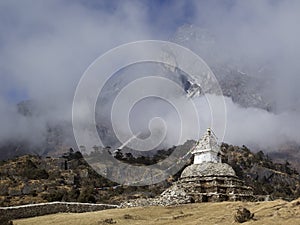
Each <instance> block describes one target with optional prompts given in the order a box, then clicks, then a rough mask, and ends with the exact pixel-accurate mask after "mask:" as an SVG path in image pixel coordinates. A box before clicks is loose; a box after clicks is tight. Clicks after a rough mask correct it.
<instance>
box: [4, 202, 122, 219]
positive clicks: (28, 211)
mask: <svg viewBox="0 0 300 225" xmlns="http://www.w3.org/2000/svg"><path fill="white" fill-rule="evenodd" d="M118 207H119V206H117V205H108V204H90V203H77V202H50V203H40V204H31V205H21V206H12V207H0V216H5V217H6V218H8V219H9V220H14V219H20V218H28V217H35V216H43V215H47V214H55V213H83V212H93V211H100V210H104V209H112V208H118Z"/></svg>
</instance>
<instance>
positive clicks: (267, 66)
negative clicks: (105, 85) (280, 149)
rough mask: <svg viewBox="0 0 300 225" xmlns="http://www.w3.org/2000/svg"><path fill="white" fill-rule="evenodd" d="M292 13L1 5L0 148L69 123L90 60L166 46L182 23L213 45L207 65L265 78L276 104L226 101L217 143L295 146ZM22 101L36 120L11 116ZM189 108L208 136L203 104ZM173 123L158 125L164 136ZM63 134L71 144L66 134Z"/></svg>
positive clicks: (224, 7)
mask: <svg viewBox="0 0 300 225" xmlns="http://www.w3.org/2000/svg"><path fill="white" fill-rule="evenodd" d="M299 9H300V3H299V1H259V2H258V1H255V2H252V1H233V0H228V1H222V2H220V1H196V0H195V1H184V2H183V1H166V2H162V1H151V3H150V2H146V1H113V2H112V1H88V2H86V1H67V0H66V1H56V0H54V1H30V0H28V1H11V0H10V1H1V3H0V34H1V35H0V80H1V82H0V115H1V128H0V142H3V141H6V140H7V139H9V138H12V139H14V140H15V139H18V140H29V141H30V142H33V143H35V142H39V140H40V141H41V140H44V139H45V132H46V130H47V126H48V124H49V123H61V124H63V123H64V122H67V123H70V121H71V104H72V100H73V95H74V92H75V88H76V85H77V83H78V82H79V79H80V77H81V76H82V74H83V73H84V71H85V69H86V68H87V67H88V66H89V65H90V63H91V62H92V61H93V60H94V59H96V58H97V57H98V56H99V55H101V54H103V53H105V52H106V51H108V50H110V49H111V48H113V47H116V46H118V45H120V44H123V43H127V42H130V41H136V40H142V39H163V40H168V39H169V38H170V36H172V33H173V32H174V31H175V29H176V28H177V27H179V26H181V25H182V24H184V23H191V24H195V26H198V27H200V28H205V29H206V30H208V31H209V33H211V34H212V35H213V37H214V38H215V39H214V44H213V46H212V48H211V47H209V48H208V51H214V53H215V56H216V57H215V58H216V59H217V60H216V61H215V62H217V63H221V64H225V65H227V64H228V63H229V62H230V63H231V64H232V65H233V66H236V67H239V69H241V70H242V71H246V72H247V73H248V74H249V75H250V76H260V77H264V78H266V79H267V80H268V82H267V85H266V86H265V90H264V91H265V92H266V95H267V96H268V100H269V101H270V102H274V104H275V113H270V112H266V111H264V110H261V109H255V108H247V109H245V108H241V107H239V106H238V105H236V104H235V103H233V102H232V101H231V100H230V99H228V98H226V103H227V107H228V126H227V133H226V136H225V141H228V142H231V143H234V144H248V143H249V144H252V145H255V144H257V145H259V146H264V145H272V146H276V145H279V144H281V143H284V142H285V141H286V140H287V141H296V142H297V143H298V140H299V136H298V135H297V127H299V126H298V125H299V121H300V118H299V116H298V112H299V110H300V107H299V105H300V104H299V103H300V100H299V97H298V96H300V93H299V88H298V84H299V83H300V82H299V81H300V80H299V79H300V77H299V71H300V64H299V63H298V59H299V56H300V39H299V38H298V37H299V36H300V30H299V28H298V27H299V25H298V21H300V18H299V17H300V14H299ZM187 43H188V42H187ZM195 43H197V42H195ZM189 44H191V45H192V46H189V47H191V48H195V49H197V47H199V46H195V45H194V46H193V42H191V41H190V42H189ZM199 48H200V47H199ZM201 51H203V50H201V49H200V50H199V51H198V52H197V53H199V54H200V56H202V55H201V53H202V52H201ZM209 60H210V59H208V62H209V63H210V61H209ZM257 71H261V72H259V73H258V72H257ZM20 95H21V96H22V97H20ZM23 99H34V101H35V102H36V104H37V105H38V106H39V109H40V110H41V111H42V112H43V113H42V114H40V116H37V117H33V118H25V117H23V116H20V114H19V113H18V112H17V107H16V102H18V101H19V100H23ZM196 101H197V102H198V103H197V104H199V107H200V108H201V107H202V108H203V109H201V110H202V111H201V110H200V111H201V112H202V117H203V118H202V120H203V121H202V124H204V125H203V127H204V126H208V125H207V121H208V116H207V115H206V111H205V107H204V106H203V105H204V102H203V101H204V100H203V99H197V100H196ZM153 107H155V106H153ZM161 107H162V106H161V104H159V107H158V108H161ZM187 113H188V112H187ZM41 115H42V116H41ZM177 119H178V118H177V117H176V116H173V114H172V113H171V114H170V115H169V117H168V115H167V116H166V120H168V121H169V123H170V127H174V129H173V130H176V129H175V128H176V126H175V125H174V124H175V123H176V121H177ZM216 119H217V118H216ZM205 121H206V122H205ZM141 123H142V124H144V122H141ZM172 124H173V125H172ZM191 126H193V123H191ZM216 130H218V128H217V127H216ZM28 131H30V132H28ZM66 133H67V134H68V135H66V136H68V138H67V139H72V138H71V137H72V130H71V129H70V127H68V128H66ZM174 137H176V136H174ZM186 138H187V139H188V138H194V137H189V135H187V137H186ZM172 141H173V139H172V135H171V134H170V135H169V136H168V142H169V143H170V144H171V145H172Z"/></svg>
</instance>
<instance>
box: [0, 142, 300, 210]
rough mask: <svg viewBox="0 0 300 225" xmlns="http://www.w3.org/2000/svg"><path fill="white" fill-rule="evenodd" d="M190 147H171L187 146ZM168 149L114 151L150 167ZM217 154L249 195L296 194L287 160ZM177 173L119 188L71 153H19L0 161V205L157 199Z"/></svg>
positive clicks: (228, 149) (239, 151)
mask: <svg viewBox="0 0 300 225" xmlns="http://www.w3.org/2000/svg"><path fill="white" fill-rule="evenodd" d="M191 143H192V142H187V143H186V144H185V145H182V146H177V147H176V148H190V145H191ZM174 148H175V147H174ZM174 148H170V149H166V150H160V151H158V152H157V153H156V154H155V155H154V156H152V157H150V156H139V157H134V156H133V155H132V154H129V153H126V152H123V153H122V152H118V154H116V156H115V157H116V158H117V159H118V160H122V161H123V162H127V163H130V164H134V165H141V164H144V165H150V164H153V163H156V162H158V161H160V160H162V159H164V158H165V157H167V156H168V155H169V154H171V153H172V151H173V150H174ZM104 150H105V149H104ZM106 150H107V149H106ZM222 150H223V153H224V155H223V162H227V163H228V164H230V165H231V166H232V167H233V169H234V170H235V172H236V174H237V176H238V177H239V178H240V179H242V180H244V181H245V182H246V184H247V185H249V186H251V187H253V189H254V194H255V195H268V196H269V199H277V198H283V199H286V200H293V199H296V198H298V197H299V196H300V176H299V173H298V172H297V171H296V170H295V169H293V168H292V166H291V165H290V164H289V163H288V162H285V163H283V164H282V163H274V162H273V161H272V160H271V159H270V158H269V157H268V156H267V155H265V154H264V153H263V152H258V153H253V152H251V151H250V150H249V149H248V148H247V147H245V146H243V147H238V146H232V145H228V144H223V145H222ZM190 162H191V160H190ZM187 165H188V164H187ZM187 165H186V166H187ZM181 171H182V170H181ZM181 171H179V172H178V173H177V174H175V175H174V176H172V177H170V178H169V179H168V180H166V181H163V182H161V183H158V184H155V185H150V186H140V187H133V186H122V185H118V184H116V183H113V182H111V181H109V180H107V179H106V178H104V177H102V176H100V175H99V174H97V173H96V172H95V171H94V170H93V169H92V168H91V167H90V166H89V165H88V164H87V163H86V162H85V160H84V159H83V158H82V155H81V154H80V153H79V152H73V151H72V149H71V150H70V151H69V152H68V153H65V154H64V155H63V156H62V157H60V158H51V157H46V158H42V157H39V156H32V155H25V156H21V157H17V158H15V159H12V160H8V161H2V162H1V163H0V184H1V185H0V206H12V205H23V204H31V203H40V202H52V201H72V202H90V203H109V204H120V203H121V202H123V201H126V200H129V199H134V198H141V197H144V198H145V197H146V198H149V197H150V198H151V197H155V196H157V195H159V194H160V193H162V192H163V191H164V190H165V189H166V188H168V187H169V186H170V185H171V182H172V181H175V180H177V179H178V178H179V176H180V174H181Z"/></svg>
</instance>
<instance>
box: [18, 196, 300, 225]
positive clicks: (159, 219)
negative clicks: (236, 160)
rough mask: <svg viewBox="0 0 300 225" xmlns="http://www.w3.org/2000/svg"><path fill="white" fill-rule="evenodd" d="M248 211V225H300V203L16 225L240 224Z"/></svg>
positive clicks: (105, 214)
mask: <svg viewBox="0 0 300 225" xmlns="http://www.w3.org/2000/svg"><path fill="white" fill-rule="evenodd" d="M240 207H246V208H247V209H249V210H250V211H251V212H252V213H254V217H253V219H252V220H250V221H248V222H246V223H245V224H289V225H296V224H300V199H298V200H295V201H293V202H286V201H283V200H276V201H271V202H221V203H198V204H186V205H180V206H172V207H162V206H153V207H138V208H127V209H109V210H105V211H99V212H92V213H82V214H71V213H69V214H56V215H48V216H42V217H35V218H29V219H22V220H16V221H14V225H37V224H38V225H46V224H47V225H51V224H55V225H67V224H73V225H81V224H86V225H107V224H124V225H126V224H128V225H129V224H130V225H134V224H136V225H138V224H149V225H151V224H155V225H156V224H161V225H164V224H173V225H181V224H187V225H192V224H224V225H226V224H238V223H237V222H234V215H235V213H236V211H237V209H238V208H240Z"/></svg>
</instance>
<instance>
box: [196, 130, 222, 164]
mask: <svg viewBox="0 0 300 225" xmlns="http://www.w3.org/2000/svg"><path fill="white" fill-rule="evenodd" d="M217 140H218V139H217V137H216V135H215V134H214V132H213V131H212V130H211V129H210V128H208V129H207V130H206V133H205V134H204V135H203V136H202V138H201V139H200V140H199V141H198V143H197V145H196V146H195V148H194V149H193V151H192V154H193V155H194V164H200V163H203V162H214V163H220V162H221V149H220V145H219V144H218V141H217Z"/></svg>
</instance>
